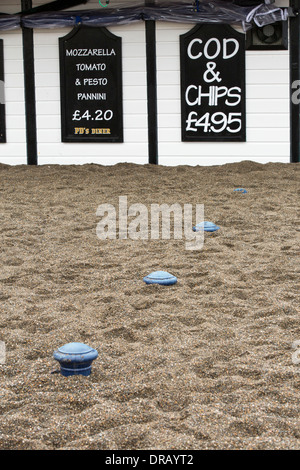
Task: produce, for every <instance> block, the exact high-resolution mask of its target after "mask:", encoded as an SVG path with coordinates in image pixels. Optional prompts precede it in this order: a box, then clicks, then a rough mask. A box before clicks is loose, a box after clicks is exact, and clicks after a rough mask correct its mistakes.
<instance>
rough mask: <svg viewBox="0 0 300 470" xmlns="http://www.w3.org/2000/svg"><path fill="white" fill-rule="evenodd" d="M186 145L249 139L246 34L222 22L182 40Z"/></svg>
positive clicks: (206, 25) (198, 28)
mask: <svg viewBox="0 0 300 470" xmlns="http://www.w3.org/2000/svg"><path fill="white" fill-rule="evenodd" d="M180 67H181V134H182V135H181V138H182V141H191V142H193V141H194V142H195V141H196V142H197V141H239V142H244V141H245V140H246V130H245V127H246V117H245V35H244V34H243V33H239V32H237V31H235V30H234V29H233V28H232V27H231V26H229V25H224V24H218V25H217V24H203V25H197V26H195V27H194V28H193V29H192V30H190V31H189V32H187V33H185V34H183V35H181V36H180Z"/></svg>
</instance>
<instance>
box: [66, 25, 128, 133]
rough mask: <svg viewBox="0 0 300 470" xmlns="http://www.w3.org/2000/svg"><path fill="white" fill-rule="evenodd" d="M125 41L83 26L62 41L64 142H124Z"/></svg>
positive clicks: (102, 30) (108, 33) (76, 28)
mask: <svg viewBox="0 0 300 470" xmlns="http://www.w3.org/2000/svg"><path fill="white" fill-rule="evenodd" d="M121 41H122V40H121V38H120V37H117V36H115V35H114V34H112V33H111V32H109V31H108V30H107V29H106V28H104V27H100V28H98V27H88V26H80V25H79V26H76V27H75V28H74V29H73V30H72V31H71V32H70V33H69V34H67V35H66V36H64V37H62V38H60V39H59V53H60V80H61V131H62V141H63V142H123V106H122V43H121Z"/></svg>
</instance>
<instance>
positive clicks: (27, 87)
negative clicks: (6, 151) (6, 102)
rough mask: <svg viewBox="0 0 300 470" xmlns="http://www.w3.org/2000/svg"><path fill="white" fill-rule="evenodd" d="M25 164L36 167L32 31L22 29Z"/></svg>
mask: <svg viewBox="0 0 300 470" xmlns="http://www.w3.org/2000/svg"><path fill="white" fill-rule="evenodd" d="M22 29H23V31H22V34H23V63H24V92H25V120H26V142H27V163H28V165H37V138H36V109H35V79H34V55H33V30H32V29H29V28H22Z"/></svg>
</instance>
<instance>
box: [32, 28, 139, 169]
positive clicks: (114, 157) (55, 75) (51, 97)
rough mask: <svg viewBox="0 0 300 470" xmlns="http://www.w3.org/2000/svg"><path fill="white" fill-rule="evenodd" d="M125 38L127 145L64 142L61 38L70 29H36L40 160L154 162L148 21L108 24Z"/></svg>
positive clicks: (124, 109)
mask: <svg viewBox="0 0 300 470" xmlns="http://www.w3.org/2000/svg"><path fill="white" fill-rule="evenodd" d="M108 29H109V31H111V32H112V33H113V34H115V35H117V36H121V37H122V55H123V65H122V67H123V124H124V142H123V143H62V142H61V121H60V87H59V83H60V75H59V48H58V39H59V37H63V36H65V35H67V34H68V33H69V32H70V29H69V28H67V29H60V30H49V29H36V30H35V31H34V44H35V50H34V54H35V74H36V75H35V79H36V100H37V105H36V112H37V139H38V162H39V164H46V163H60V164H68V163H71V164H74V163H75V164H80V163H99V164H106V165H107V164H108V165H113V164H115V163H118V162H132V163H141V164H144V163H148V142H147V140H148V130H147V126H148V123H147V87H146V61H145V31H144V24H143V23H142V22H139V23H135V24H131V25H124V26H119V27H110V28H108Z"/></svg>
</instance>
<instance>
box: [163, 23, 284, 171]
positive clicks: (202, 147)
mask: <svg viewBox="0 0 300 470" xmlns="http://www.w3.org/2000/svg"><path fill="white" fill-rule="evenodd" d="M191 29H192V25H184V24H182V25H172V24H171V23H168V24H166V23H163V22H158V23H157V32H156V38H157V56H158V59H157V64H158V72H157V82H158V113H159V115H158V124H159V131H158V138H159V162H160V163H161V164H170V165H173V164H174V163H173V161H174V162H175V164H182V162H181V163H179V162H180V161H182V160H184V161H185V162H188V163H187V164H191V165H196V164H205V165H206V164H220V163H226V162H228V161H231V159H232V158H233V159H240V160H243V159H248V160H254V161H260V162H267V161H286V162H288V161H289V152H290V145H289V139H290V130H289V126H290V122H289V53H288V51H246V111H247V114H246V126H247V128H246V133H247V142H243V143H239V142H231V143H230V142H225V143H223V142H206V143H205V142H199V143H196V142H181V115H180V60H179V40H180V35H181V34H184V33H186V32H187V31H189V30H191ZM180 155H181V156H180ZM212 159H213V161H214V163H212Z"/></svg>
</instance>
